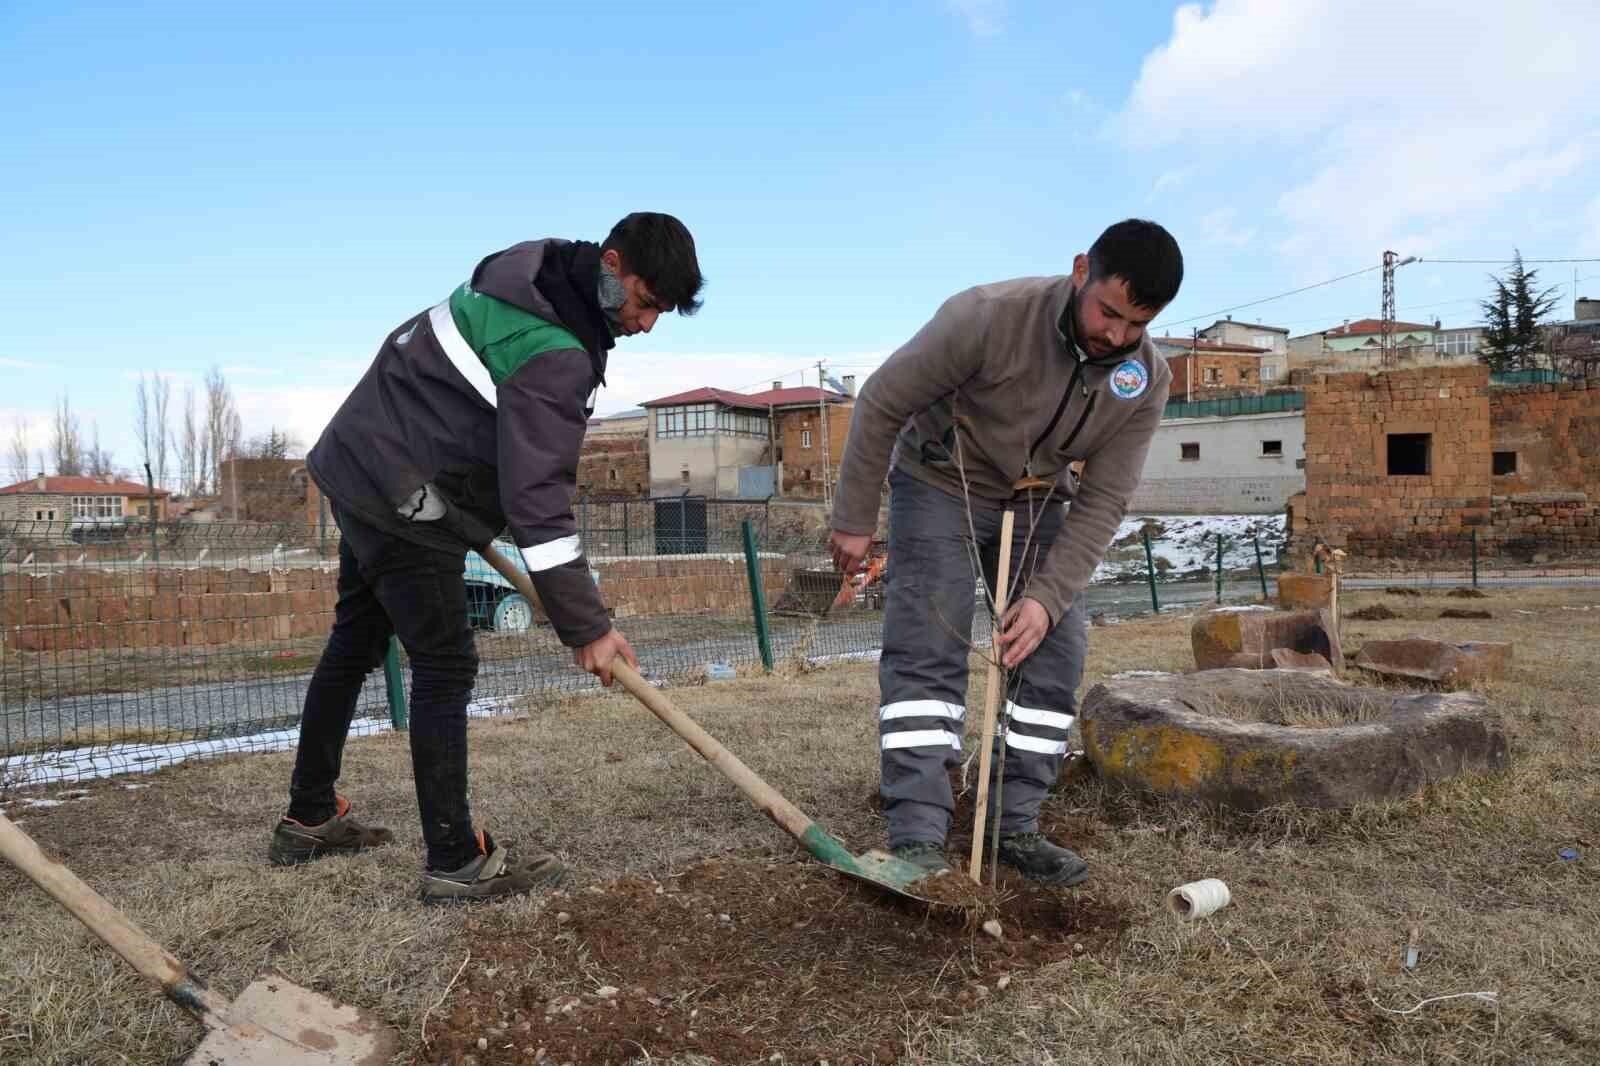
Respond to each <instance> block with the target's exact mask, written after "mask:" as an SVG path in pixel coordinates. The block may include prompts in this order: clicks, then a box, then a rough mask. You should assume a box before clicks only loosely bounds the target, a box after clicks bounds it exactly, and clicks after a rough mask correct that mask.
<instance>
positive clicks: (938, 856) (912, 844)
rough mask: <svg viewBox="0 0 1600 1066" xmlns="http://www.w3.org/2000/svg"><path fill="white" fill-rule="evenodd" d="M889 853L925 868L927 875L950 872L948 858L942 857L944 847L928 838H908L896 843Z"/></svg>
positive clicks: (932, 875) (935, 875)
mask: <svg viewBox="0 0 1600 1066" xmlns="http://www.w3.org/2000/svg"><path fill="white" fill-rule="evenodd" d="M889 853H890V854H891V855H893V856H894V857H895V858H897V859H899V860H901V861H902V862H909V863H910V864H911V865H912V866H916V867H919V868H920V869H923V870H926V871H927V873H926V875H925V876H927V877H938V876H940V875H941V874H947V873H949V872H950V869H951V867H950V860H949V859H947V858H945V857H944V848H942V847H940V846H939V845H938V844H935V843H933V842H932V841H930V840H908V841H906V842H905V843H904V844H896V845H895V846H894V847H892V848H890V849H889Z"/></svg>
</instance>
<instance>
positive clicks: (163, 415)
mask: <svg viewBox="0 0 1600 1066" xmlns="http://www.w3.org/2000/svg"><path fill="white" fill-rule="evenodd" d="M150 390H151V395H150V400H151V405H152V406H153V407H154V408H155V416H156V418H155V422H156V461H155V471H156V485H157V486H158V487H159V488H167V456H168V454H169V452H170V447H171V445H172V443H173V435H172V423H171V421H170V420H169V418H168V413H167V412H168V408H169V407H170V406H171V402H172V382H171V381H170V380H168V379H167V378H164V377H162V376H161V375H160V374H154V375H152V376H151V381H150Z"/></svg>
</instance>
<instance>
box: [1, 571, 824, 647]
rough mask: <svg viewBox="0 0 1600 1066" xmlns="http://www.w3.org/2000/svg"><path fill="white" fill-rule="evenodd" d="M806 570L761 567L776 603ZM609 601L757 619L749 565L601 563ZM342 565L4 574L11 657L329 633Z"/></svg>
mask: <svg viewBox="0 0 1600 1066" xmlns="http://www.w3.org/2000/svg"><path fill="white" fill-rule="evenodd" d="M794 566H795V563H794V561H793V560H788V559H784V558H780V557H776V556H775V557H772V558H768V559H763V560H762V561H761V570H762V576H761V580H762V584H763V586H764V589H765V592H766V596H767V603H768V604H769V605H770V604H772V603H775V602H776V601H777V599H778V597H780V596H782V595H783V593H784V590H785V589H786V588H787V587H788V582H789V576H790V573H791V572H792V570H793V568H794ZM595 569H596V570H597V571H598V572H599V574H600V594H601V597H602V598H603V599H604V600H605V602H606V605H607V606H609V607H611V608H612V609H613V610H614V611H615V612H616V616H617V617H618V618H632V617H637V616H641V615H684V614H722V615H730V614H731V615H738V616H741V617H746V618H748V617H749V611H750V587H749V581H748V579H747V576H746V571H745V563H744V559H743V558H742V557H737V556H734V557H722V556H697V557H681V558H657V559H620V560H616V561H612V562H599V563H596V564H595ZM338 576H339V575H338V571H337V569H336V568H333V567H327V568H322V567H317V568H306V569H295V570H289V571H275V572H268V571H251V570H243V569H232V570H224V569H220V568H217V569H194V570H177V571H173V570H167V571H159V572H158V571H149V570H134V571H129V570H97V569H93V568H89V567H83V568H76V569H70V570H62V571H58V572H55V573H51V574H41V575H37V576H30V575H26V574H17V573H7V574H5V575H4V576H3V578H0V645H3V646H4V648H5V649H6V651H7V652H8V653H10V652H16V651H24V652H63V651H111V650H118V649H124V648H157V647H160V648H179V647H197V646H209V645H227V644H244V643H271V642H275V641H287V640H291V639H294V638H297V637H321V636H323V635H325V634H326V633H327V632H328V630H329V628H330V627H331V626H332V624H333V607H334V604H335V602H336V601H337V600H338V589H337V585H338Z"/></svg>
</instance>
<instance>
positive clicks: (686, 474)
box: [683, 469, 689, 485]
mask: <svg viewBox="0 0 1600 1066" xmlns="http://www.w3.org/2000/svg"><path fill="white" fill-rule="evenodd" d="M683 483H684V484H685V485H687V484H688V483H689V471H688V470H687V469H685V470H684V471H683Z"/></svg>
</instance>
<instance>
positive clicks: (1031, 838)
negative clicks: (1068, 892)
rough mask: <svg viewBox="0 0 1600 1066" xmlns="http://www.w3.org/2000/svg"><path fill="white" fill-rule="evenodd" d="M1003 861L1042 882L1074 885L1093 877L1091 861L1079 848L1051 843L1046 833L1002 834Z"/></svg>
mask: <svg viewBox="0 0 1600 1066" xmlns="http://www.w3.org/2000/svg"><path fill="white" fill-rule="evenodd" d="M1000 861H1001V862H1003V863H1005V864H1006V865H1008V866H1010V867H1012V868H1013V869H1015V870H1016V871H1017V872H1018V873H1020V874H1021V875H1022V876H1023V877H1026V878H1027V879H1028V880H1030V881H1037V882H1039V883H1040V884H1041V885H1061V886H1063V887H1068V888H1070V887H1071V886H1073V885H1081V884H1082V883H1083V882H1085V881H1087V880H1088V879H1089V864H1088V863H1086V862H1084V861H1083V860H1082V859H1080V858H1079V857H1078V854H1077V852H1074V851H1069V850H1067V849H1066V848H1063V847H1058V846H1057V845H1055V844H1052V843H1050V841H1048V840H1046V839H1045V837H1044V834H1043V833H1005V834H1002V835H1001V837H1000Z"/></svg>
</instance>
